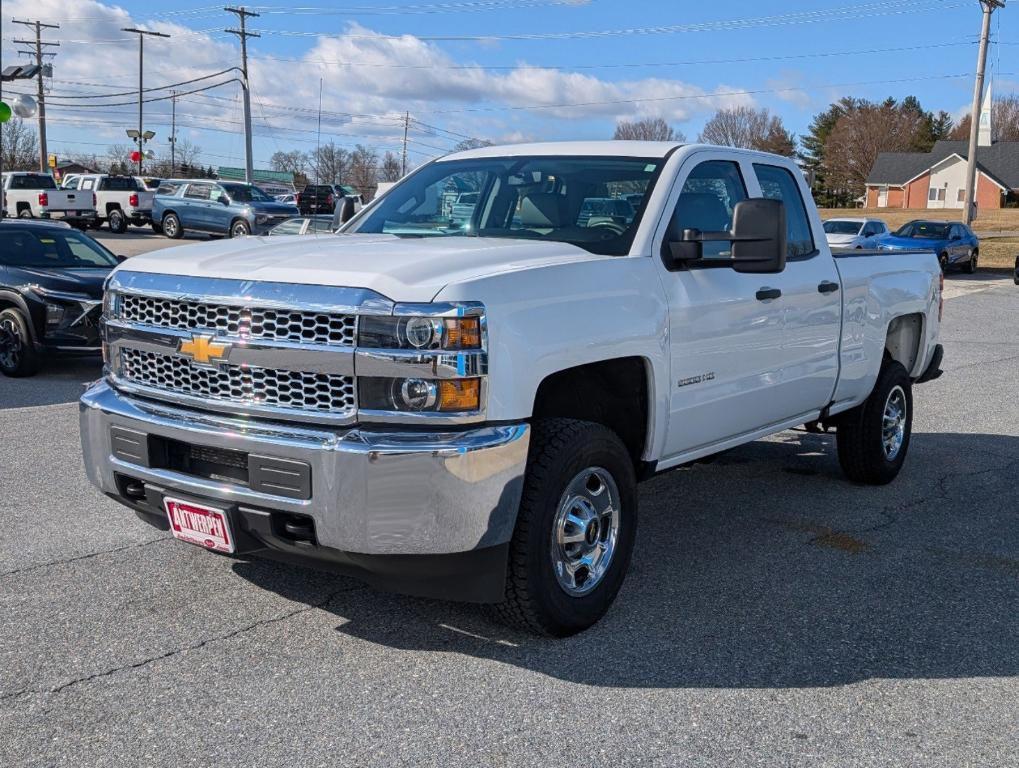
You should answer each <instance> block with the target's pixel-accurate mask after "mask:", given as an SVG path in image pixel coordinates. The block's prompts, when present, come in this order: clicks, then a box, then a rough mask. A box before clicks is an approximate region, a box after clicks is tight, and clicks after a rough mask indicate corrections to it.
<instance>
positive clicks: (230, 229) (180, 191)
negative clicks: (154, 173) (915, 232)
mask: <svg viewBox="0 0 1019 768" xmlns="http://www.w3.org/2000/svg"><path fill="white" fill-rule="evenodd" d="M297 215H298V213H297V206H296V205H293V204H292V203H280V202H277V201H276V200H274V199H273V198H271V197H270V196H269V195H267V194H266V193H265V192H263V191H262V190H261V189H259V188H258V187H256V186H254V185H253V184H240V183H233V182H225V181H224V182H217V181H210V180H208V179H196V180H194V181H178V182H166V183H164V184H163V185H162V186H160V188H159V190H158V191H157V192H156V196H155V199H154V200H153V203H152V228H153V229H156V230H158V231H161V232H162V233H163V234H164V235H166V236H167V237H170V238H173V239H177V238H179V237H183V236H184V232H185V231H188V232H192V231H193V232H206V233H209V234H213V235H227V236H229V237H243V236H244V235H264V234H266V233H268V232H269V230H270V229H272V228H273V227H275V226H276V225H277V224H279V223H281V222H283V221H286V220H287V219H289V218H290V217H292V216H297Z"/></svg>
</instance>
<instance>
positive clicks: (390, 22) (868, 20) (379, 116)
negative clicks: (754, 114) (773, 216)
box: [2, 0, 1019, 166]
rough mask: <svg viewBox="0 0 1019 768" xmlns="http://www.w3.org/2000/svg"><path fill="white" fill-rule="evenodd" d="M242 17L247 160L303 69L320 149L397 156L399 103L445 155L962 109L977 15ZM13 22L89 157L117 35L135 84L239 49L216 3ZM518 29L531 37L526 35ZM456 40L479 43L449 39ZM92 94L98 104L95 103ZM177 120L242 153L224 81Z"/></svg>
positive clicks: (269, 6)
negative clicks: (456, 148)
mask: <svg viewBox="0 0 1019 768" xmlns="http://www.w3.org/2000/svg"><path fill="white" fill-rule="evenodd" d="M69 7H71V8H72V9H71V10H68V8H69ZM260 10H262V14H263V15H262V16H261V17H259V18H258V19H254V20H252V21H251V22H250V24H251V26H252V27H253V28H255V29H258V30H261V31H262V32H263V37H261V38H259V39H255V40H252V41H251V42H250V47H249V52H250V53H251V55H252V84H253V94H254V97H255V106H254V116H255V132H256V137H255V159H256V165H263V166H264V165H265V164H266V163H267V161H268V158H269V156H271V154H272V153H273V152H274V151H276V150H278V149H283V150H288V149H303V150H309V149H312V148H313V147H314V145H315V142H316V141H317V134H316V129H317V107H318V91H319V78H322V81H323V89H322V91H323V109H324V119H323V125H322V137H323V140H329V139H333V140H335V141H337V142H338V143H341V144H344V145H352V144H354V143H357V142H363V143H367V144H373V145H376V146H378V147H380V148H381V149H398V148H399V146H400V143H401V139H402V136H401V134H402V126H401V124H400V115H401V114H402V113H404V112H405V111H410V113H411V115H412V117H413V118H414V119H415V123H414V124H413V129H412V131H411V144H410V147H411V161H412V163H419V162H422V161H424V160H425V159H427V158H428V157H430V156H433V155H436V154H440V153H442V152H443V151H446V150H448V149H449V147H451V146H452V144H453V143H455V141H456V140H457V137H458V136H460V135H464V136H478V137H483V138H488V139H492V140H496V141H520V140H530V139H567V138H603V137H605V138H607V137H609V136H611V133H612V129H613V125H614V123H615V121H616V120H618V119H621V118H628V117H639V116H644V115H655V116H659V115H660V116H663V117H665V118H666V119H668V120H669V121H670V122H671V123H672V124H674V125H675V126H676V127H677V128H679V129H680V130H682V131H683V132H684V133H685V134H686V135H687V137H688V138H690V139H695V138H696V137H697V134H698V132H699V130H700V128H701V126H702V125H703V124H704V122H705V120H706V119H708V118H709V117H710V115H711V114H712V113H713V111H714V110H715V109H716V108H717V107H719V106H725V105H731V104H742V103H745V104H753V105H756V106H766V107H768V108H770V109H772V110H773V111H774V112H777V113H778V114H780V115H781V116H782V118H783V119H784V120H785V122H786V124H787V126H788V127H789V128H790V129H791V130H793V131H794V132H796V133H798V134H799V133H802V132H803V131H804V130H805V129H806V127H807V125H808V124H809V122H810V119H811V117H812V116H813V115H814V114H815V113H816V112H817V111H819V110H820V109H823V108H824V107H825V106H826V105H827V104H828V103H829V102H830V101H832V100H834V99H837V98H838V97H840V96H842V95H855V96H861V97H867V98H872V99H879V98H883V97H885V96H889V95H890V96H895V97H899V98H901V97H904V96H906V95H909V94H915V95H916V96H918V97H919V98H920V100H921V102H922V103H923V104H924V106H925V107H927V108H928V109H935V110H937V109H945V110H948V111H949V112H951V113H953V114H961V113H963V112H964V111H965V109H966V106H967V105H968V103H969V101H970V98H971V96H972V74H971V73H972V71H973V69H974V65H975V59H976V43H975V41H976V36H977V33H978V31H979V24H980V11H979V5H978V3H977V0H821V1H820V2H818V1H815V2H806V1H805V0H783V1H779V0H757V1H755V2H751V1H750V0H730V1H729V2H727V3H703V2H687V0H681V1H680V0H673V1H672V2H666V1H665V0H639V1H635V2H620V0H589V1H588V2H584V1H583V0H577V1H576V2H571V1H570V0H562V1H559V2H557V1H556V0H516V1H514V0H337V2H333V3H327V2H323V1H322V0H295V1H294V2H292V3H290V4H289V5H288V6H284V5H283V4H282V3H273V2H272V0H266V2H265V4H264V5H263V6H262V7H261V8H260ZM11 17H17V18H41V19H43V20H44V21H50V22H58V23H60V24H61V29H59V30H52V31H50V33H49V37H50V39H55V40H60V41H61V42H62V45H61V47H60V48H59V55H58V56H57V57H56V59H55V60H54V81H53V83H52V94H51V96H50V102H51V104H53V106H52V107H51V108H50V113H51V115H52V118H53V119H52V122H51V127H50V131H49V136H50V143H51V149H53V150H55V151H57V152H58V153H60V154H62V155H67V154H68V153H70V152H71V151H83V152H93V151H94V152H96V153H97V154H100V155H102V154H104V152H105V147H106V146H108V145H109V144H112V143H116V142H122V141H123V138H122V137H123V135H124V134H123V130H124V128H126V127H130V126H132V125H134V124H135V121H136V117H135V110H134V107H132V106H131V105H129V104H120V103H119V102H125V101H130V100H131V97H130V96H122V97H116V96H111V97H107V98H99V96H98V94H104V93H111V94H113V93H122V92H126V91H129V90H131V89H132V88H135V87H136V83H137V69H136V67H137V43H136V42H135V41H134V40H133V39H127V38H128V36H127V35H125V34H124V33H122V32H120V31H119V30H120V28H121V27H124V26H133V25H141V26H145V27H147V28H151V29H158V30H161V31H165V32H169V33H170V34H172V35H173V37H172V38H171V39H170V40H169V41H165V42H163V41H154V42H152V43H151V44H149V45H147V47H146V85H147V86H160V85H165V84H169V83H172V82H179V81H182V80H187V79H191V78H195V77H200V76H203V75H207V74H210V73H212V72H216V71H219V70H221V69H224V68H225V67H228V66H232V65H234V64H236V63H237V60H238V57H239V56H238V53H237V49H236V48H237V43H236V39H235V38H233V37H232V36H230V35H227V34H225V33H223V32H222V30H223V28H224V27H226V26H230V25H232V22H233V21H234V19H233V17H232V16H229V15H228V14H226V13H224V12H223V11H222V10H221V7H220V6H218V5H215V6H210V5H207V4H201V3H198V2H196V3H176V2H167V1H165V0H163V1H159V0H149V1H148V2H121V3H119V4H118V5H112V4H104V3H101V2H96V1H95V0H77V1H76V2H75V3H74V4H73V6H71V5H69V4H68V3H67V2H66V0H5V2H4V13H3V26H2V37H3V52H2V53H3V64H4V65H8V64H10V63H13V62H14V61H17V60H18V57H17V55H16V52H15V50H14V46H13V45H12V43H11V38H12V37H19V36H23V35H24V32H25V31H27V30H24V29H23V28H18V27H13V26H12V25H11V23H10V19H11ZM654 28H662V29H657V30H656V29H654ZM621 30H622V31H623V33H620V31H621ZM994 31H995V34H996V36H997V40H998V42H999V43H1000V45H998V46H996V47H995V48H992V50H991V65H992V67H996V66H997V64H998V62H999V61H1000V64H1001V65H1000V67H998V69H999V70H1000V72H999V73H998V75H997V78H996V90H997V92H999V93H1007V92H1011V91H1013V90H1016V89H1017V86H1016V83H1017V81H1019V75H1017V74H1015V70H1016V67H1014V66H1012V64H1011V62H1012V61H1014V60H1015V54H1016V53H1017V52H1019V8H1016V9H1015V10H1013V9H1011V8H1006V9H1005V10H1004V11H1000V12H998V14H996V21H995V25H994ZM602 33H608V34H602ZM394 36H395V37H394ZM521 36H522V37H523V38H525V39H520V37H521ZM533 36H539V39H526V38H528V37H533ZM464 37H466V38H472V37H487V39H481V40H479V39H449V38H464ZM853 51H860V52H863V51H867V53H860V54H853V53H850V52H853ZM833 53H838V54H842V55H831V54H833ZM951 76H959V77H951ZM219 79H220V80H222V79H225V77H220V78H219ZM216 81H217V80H216V79H212V80H208V81H204V82H203V83H202V84H205V83H210V82H216ZM875 81H899V82H875ZM191 87H192V88H193V87H196V86H191ZM183 89H184V90H186V89H187V87H183ZM151 95H152V96H161V95H165V92H154V93H152V94H151ZM81 96H86V97H89V98H84V99H82V98H80V97H81ZM61 99H63V101H61ZM58 103H61V104H63V105H65V106H61V107H58V106H56V104H58ZM103 104H108V105H110V106H106V107H104V106H97V105H103ZM71 105H75V106H73V107H72V106H71ZM78 105H83V106H78ZM177 111H178V116H179V123H180V135H181V136H183V137H185V138H188V139H189V140H191V141H193V142H194V143H196V144H198V145H199V146H201V148H202V150H203V160H204V162H205V163H206V164H212V165H220V164H223V165H230V164H234V165H236V164H240V162H241V159H242V156H243V154H242V153H243V140H242V138H241V133H240V115H241V112H240V100H239V89H238V86H237V84H236V83H232V84H227V85H224V86H223V87H221V88H217V89H214V90H210V91H207V92H205V93H202V94H192V95H187V96H184V97H182V98H181V99H180V100H179V101H178V106H177ZM146 114H147V118H146V127H147V128H152V129H153V130H155V131H156V132H157V138H156V140H155V141H154V145H153V146H154V147H155V149H156V150H157V151H162V150H163V149H164V148H165V143H164V142H165V137H166V135H167V134H168V132H169V131H168V129H169V102H167V101H164V102H155V103H151V104H147V105H146Z"/></svg>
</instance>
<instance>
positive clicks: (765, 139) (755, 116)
mask: <svg viewBox="0 0 1019 768" xmlns="http://www.w3.org/2000/svg"><path fill="white" fill-rule="evenodd" d="M700 141H703V142H706V143H708V144H720V145H722V146H725V147H741V148H743V149H759V150H762V151H764V152H774V153H776V154H779V155H787V156H792V155H793V153H794V152H795V151H796V140H795V138H794V137H793V135H792V134H791V133H789V131H787V130H786V128H785V126H784V125H783V124H782V118H780V117H779V116H778V115H773V114H771V112H770V111H769V110H768V109H754V108H753V107H747V106H739V107H729V108H727V109H720V110H718V112H716V113H715V116H714V117H712V118H711V119H710V120H709V121H708V122H707V124H706V125H705V126H704V130H703V131H701V135H700Z"/></svg>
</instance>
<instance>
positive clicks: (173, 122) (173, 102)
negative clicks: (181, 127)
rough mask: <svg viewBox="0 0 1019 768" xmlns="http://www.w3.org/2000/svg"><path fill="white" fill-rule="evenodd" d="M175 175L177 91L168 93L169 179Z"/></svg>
mask: <svg viewBox="0 0 1019 768" xmlns="http://www.w3.org/2000/svg"><path fill="white" fill-rule="evenodd" d="M176 175H177V91H170V178H174V177H175V176H176Z"/></svg>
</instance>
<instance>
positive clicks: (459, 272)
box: [118, 234, 613, 302]
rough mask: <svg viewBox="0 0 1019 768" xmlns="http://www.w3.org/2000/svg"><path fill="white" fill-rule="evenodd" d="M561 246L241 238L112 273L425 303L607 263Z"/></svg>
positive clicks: (138, 260) (464, 240)
mask: <svg viewBox="0 0 1019 768" xmlns="http://www.w3.org/2000/svg"><path fill="white" fill-rule="evenodd" d="M611 258H613V257H611V256H597V255H594V254H591V253H588V252H587V251H585V250H583V249H582V248H578V247H577V246H575V245H570V244H568V243H548V242H537V241H533V240H508V239H502V238H481V237H433V238H399V237H396V236H394V235H367V234H365V235H360V234H348V235H325V236H307V235H306V236H304V237H288V238H279V237H271V238H270V237H244V238H236V239H232V240H220V241H216V242H209V243H202V244H193V245H182V246H178V247H175V248H167V249H165V250H162V251H156V252H154V253H148V254H145V255H144V256H134V257H132V258H130V259H128V261H127V262H126V263H125V264H123V265H121V266H120V267H119V268H118V269H122V270H125V271H128V272H148V273H155V274H164V275H187V276H191V277H210V278H224V279H229V280H257V281H261V282H274V283H296V284H301V285H325V286H335V287H348V288H367V289H368V290H372V291H375V292H376V293H380V294H382V295H383V296H385V297H387V298H389V299H392V300H393V301H398V302H400V301H403V302H428V301H431V300H432V299H433V298H434V297H435V295H436V294H437V293H438V292H439V291H440V290H442V288H443V287H445V286H446V285H448V284H450V283H455V282H460V281H463V280H469V279H473V278H477V277H483V276H485V275H491V274H497V273H501V272H510V271H516V270H522V269H532V268H534V267H540V266H544V265H547V264H561V263H563V262H564V261H592V260H602V259H611Z"/></svg>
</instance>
